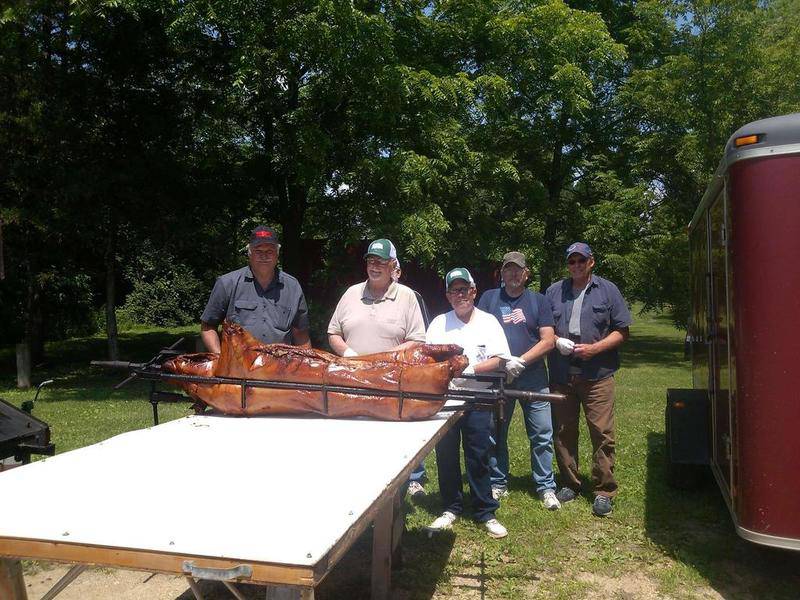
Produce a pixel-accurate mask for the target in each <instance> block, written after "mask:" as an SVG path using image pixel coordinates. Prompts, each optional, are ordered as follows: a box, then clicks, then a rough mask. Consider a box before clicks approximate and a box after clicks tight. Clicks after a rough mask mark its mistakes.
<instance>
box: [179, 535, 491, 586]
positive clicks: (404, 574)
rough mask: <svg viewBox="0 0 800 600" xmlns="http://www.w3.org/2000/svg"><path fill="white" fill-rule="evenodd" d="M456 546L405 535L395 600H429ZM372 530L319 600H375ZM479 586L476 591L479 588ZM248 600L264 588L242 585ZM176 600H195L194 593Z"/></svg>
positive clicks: (444, 539) (443, 539)
mask: <svg viewBox="0 0 800 600" xmlns="http://www.w3.org/2000/svg"><path fill="white" fill-rule="evenodd" d="M454 542H455V535H454V534H453V532H450V531H448V532H444V533H442V534H438V535H435V536H434V537H433V538H431V539H428V536H427V534H426V533H425V532H424V531H406V533H405V534H404V535H403V546H402V556H403V560H402V564H401V565H400V566H395V568H393V569H392V588H391V594H390V595H391V598H394V599H396V600H399V599H402V600H417V599H418V600H423V599H424V600H427V599H428V598H431V597H432V596H433V595H434V592H435V591H436V582H437V581H438V580H439V578H440V576H441V572H442V570H443V569H444V567H445V565H446V564H447V560H448V557H449V556H450V552H451V550H452V548H453V543H454ZM371 566H372V530H371V529H368V530H367V531H365V532H364V533H363V534H362V535H361V536H360V537H359V538H358V540H356V541H355V543H354V544H353V546H352V547H351V548H350V550H348V551H347V552H346V553H345V555H344V556H343V557H342V559H341V560H340V561H339V562H338V563H337V564H336V565H335V566H334V567H333V569H332V570H331V571H330V573H329V574H328V575H327V576H326V577H325V579H323V581H322V583H321V584H320V585H319V586H317V588H316V590H315V593H314V598H315V599H316V600H342V599H347V600H369V598H370V597H371ZM198 583H199V588H200V590H201V592H202V594H203V597H204V598H206V599H207V600H217V599H219V600H222V599H223V598H224V599H226V600H227V599H228V598H231V597H232V596H231V594H230V592H228V590H227V589H226V588H225V586H224V584H222V583H220V582H214V581H200V582H198ZM479 585H480V584H479V583H476V587H477V586H479ZM238 589H239V592H240V593H241V594H242V595H243V596H244V597H245V598H247V599H248V600H249V599H251V598H253V599H255V598H259V599H262V598H264V588H263V586H255V585H243V584H239V585H238ZM176 600H194V595H193V594H192V591H191V590H190V589H187V590H186V591H185V592H184V593H183V594H181V595H180V596H178V597H177V598H176Z"/></svg>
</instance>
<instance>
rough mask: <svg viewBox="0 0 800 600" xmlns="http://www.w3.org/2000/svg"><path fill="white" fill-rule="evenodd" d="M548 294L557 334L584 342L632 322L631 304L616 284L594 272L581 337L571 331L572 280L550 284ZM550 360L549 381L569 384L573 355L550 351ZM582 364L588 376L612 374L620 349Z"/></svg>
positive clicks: (588, 377) (594, 377)
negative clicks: (570, 332) (629, 304)
mask: <svg viewBox="0 0 800 600" xmlns="http://www.w3.org/2000/svg"><path fill="white" fill-rule="evenodd" d="M545 296H546V297H547V299H548V300H549V301H550V305H551V306H552V309H553V321H554V322H555V329H556V335H557V336H558V337H564V338H570V339H572V340H573V341H575V342H578V343H581V344H593V343H595V342H599V341H600V340H602V339H604V338H605V337H606V336H608V334H609V333H611V332H612V331H616V330H619V329H624V328H625V327H629V326H630V324H631V322H632V319H631V313H630V311H629V310H628V305H627V304H626V303H625V299H624V298H623V297H622V294H621V293H620V291H619V289H618V288H617V286H616V285H614V284H613V283H611V282H610V281H608V280H607V279H603V278H602V277H598V276H597V275H592V279H591V281H590V282H589V285H588V286H587V288H586V292H585V294H584V297H583V305H582V306H581V315H580V323H581V335H580V338H579V339H576V338H575V336H571V335H570V334H569V320H570V317H571V316H572V306H573V304H574V302H575V297H574V294H573V291H572V280H571V279H569V278H567V279H563V280H562V281H558V282H556V283H554V284H553V285H551V286H550V287H549V288H547V292H545ZM548 364H549V365H550V381H551V382H552V383H560V384H566V383H567V382H568V379H569V367H570V357H568V356H562V355H561V353H560V352H551V353H550V355H549V357H548ZM580 367H581V373H582V375H583V377H585V378H586V379H590V380H598V379H605V378H606V377H610V376H611V375H613V374H614V373H615V372H616V371H617V369H619V352H618V349H617V348H614V349H613V350H608V351H606V352H601V353H600V354H598V355H597V356H594V357H592V358H590V359H589V360H585V361H581V365H580Z"/></svg>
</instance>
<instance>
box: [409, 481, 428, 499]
mask: <svg viewBox="0 0 800 600" xmlns="http://www.w3.org/2000/svg"><path fill="white" fill-rule="evenodd" d="M408 495H409V496H411V497H412V498H413V497H414V496H424V495H425V488H424V487H422V484H421V483H420V482H419V481H412V482H410V483H409V484H408Z"/></svg>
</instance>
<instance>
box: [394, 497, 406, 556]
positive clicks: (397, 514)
mask: <svg viewBox="0 0 800 600" xmlns="http://www.w3.org/2000/svg"><path fill="white" fill-rule="evenodd" d="M404 489H405V488H402V487H401V488H400V490H398V491H397V493H396V494H395V495H394V501H393V502H392V511H393V513H394V516H393V517H392V519H393V522H392V568H393V569H399V568H401V567H402V566H403V547H402V542H403V534H404V533H405V531H406V515H405V512H404V511H403V496H404V495H405V494H404V493H403V492H404Z"/></svg>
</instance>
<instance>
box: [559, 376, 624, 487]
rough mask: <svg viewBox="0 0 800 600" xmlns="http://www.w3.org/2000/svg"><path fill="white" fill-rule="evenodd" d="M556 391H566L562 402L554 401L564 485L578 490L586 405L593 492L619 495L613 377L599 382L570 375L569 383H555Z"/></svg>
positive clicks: (560, 467)
mask: <svg viewBox="0 0 800 600" xmlns="http://www.w3.org/2000/svg"><path fill="white" fill-rule="evenodd" d="M551 387H552V389H553V391H554V392H556V393H559V394H564V395H565V396H566V397H567V398H566V400H565V401H563V402H553V406H552V408H553V424H554V430H555V436H554V446H555V453H556V461H557V463H558V471H559V475H560V477H561V483H562V485H563V486H565V487H568V488H572V490H574V491H575V492H579V491H580V488H581V481H580V478H579V476H578V422H579V419H580V409H581V406H583V412H584V416H585V417H586V425H587V426H588V428H589V437H590V438H591V440H592V491H593V493H594V495H595V496H598V495H599V496H608V497H609V498H613V497H614V496H616V495H617V482H616V480H615V479H614V377H613V376H611V377H607V378H605V379H600V380H597V381H592V380H589V379H584V378H583V377H581V376H579V375H571V376H570V380H569V383H568V384H567V385H562V384H553V385H552V386H551Z"/></svg>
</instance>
